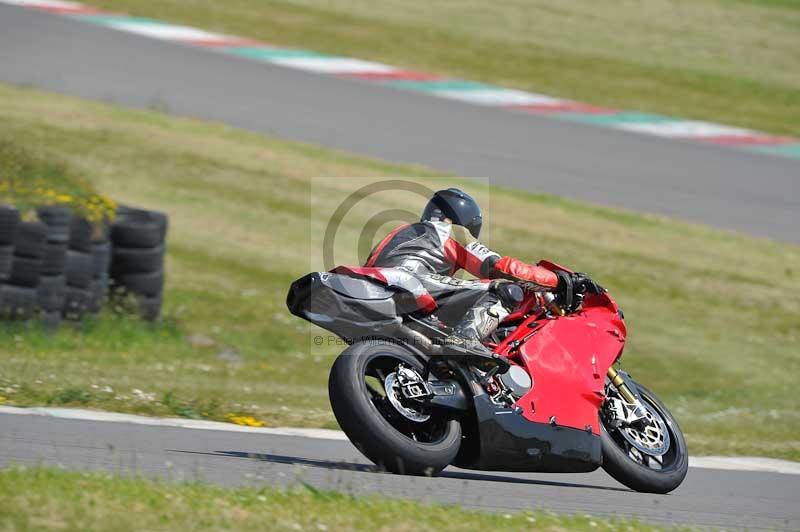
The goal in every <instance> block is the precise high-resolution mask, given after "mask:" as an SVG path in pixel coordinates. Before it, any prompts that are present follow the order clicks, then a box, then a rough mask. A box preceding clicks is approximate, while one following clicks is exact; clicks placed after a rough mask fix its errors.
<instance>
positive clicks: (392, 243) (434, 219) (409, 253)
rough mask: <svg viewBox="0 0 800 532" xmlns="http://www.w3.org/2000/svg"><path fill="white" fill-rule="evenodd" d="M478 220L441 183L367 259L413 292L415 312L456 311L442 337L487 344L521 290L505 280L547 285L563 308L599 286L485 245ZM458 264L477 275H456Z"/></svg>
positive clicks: (466, 202)
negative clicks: (415, 217)
mask: <svg viewBox="0 0 800 532" xmlns="http://www.w3.org/2000/svg"><path fill="white" fill-rule="evenodd" d="M482 223H483V218H482V216H481V210H480V207H479V206H478V204H477V202H476V201H475V200H474V199H473V198H472V197H471V196H470V195H469V194H467V193H466V192H463V191H461V190H459V189H457V188H448V189H446V190H439V191H438V192H436V193H434V195H433V196H432V197H431V198H430V200H429V201H428V204H427V205H426V206H425V210H424V211H423V213H422V217H421V219H420V221H419V222H417V223H412V224H406V225H403V226H400V227H398V228H397V229H395V230H394V231H392V232H391V233H389V234H388V235H387V236H386V237H384V239H383V240H381V241H380V242H379V243H378V245H377V246H376V247H375V248H374V249H373V250H372V252H371V253H370V255H369V256H368V258H367V261H366V264H365V266H366V267H367V268H376V269H379V271H380V274H381V276H382V277H384V278H385V279H386V282H387V284H389V285H391V286H395V287H397V288H400V289H401V290H405V291H406V292H409V293H411V294H413V296H414V302H415V305H416V307H417V308H416V311H417V312H418V313H419V314H422V315H432V313H433V312H434V311H435V313H436V314H435V316H436V317H437V318H442V319H444V320H447V319H448V317H449V318H450V319H451V320H452V321H456V319H458V317H460V320H458V321H457V323H456V325H455V327H454V329H453V334H452V335H451V336H450V337H449V338H448V339H447V341H446V344H450V345H459V346H463V347H465V348H467V349H469V350H473V351H478V352H480V353H483V354H490V353H491V351H490V350H489V349H488V348H486V347H485V346H483V344H482V341H483V340H484V339H485V338H486V337H487V336H489V335H490V334H491V333H492V332H493V331H494V330H495V329H496V328H497V325H498V324H499V323H500V322H501V321H502V320H503V319H504V318H505V317H506V316H508V314H509V313H510V312H513V311H514V310H515V309H516V307H517V306H518V305H519V303H520V302H521V301H522V298H523V293H522V289H521V288H520V287H519V285H517V284H514V283H509V282H507V281H506V282H504V281H503V280H512V281H523V282H525V283H526V284H527V285H528V287H529V288H531V289H534V290H537V291H542V292H551V293H553V294H554V295H555V296H556V298H557V299H556V301H557V302H558V304H559V305H560V306H561V308H563V309H565V310H566V311H573V310H575V309H576V308H577V306H578V305H579V304H580V295H579V294H580V293H581V292H584V291H587V290H599V287H598V286H597V285H596V284H595V283H594V282H593V281H591V279H589V278H588V277H587V276H585V275H583V274H579V273H566V272H561V271H559V272H552V271H550V270H548V269H545V268H542V267H540V266H536V265H532V264H527V263H525V262H522V261H520V260H517V259H515V258H513V257H509V256H502V255H500V254H499V253H496V252H495V251H492V250H490V249H489V248H487V247H486V246H484V245H483V244H481V243H480V242H478V241H477V238H478V236H479V235H480V231H481V226H482ZM460 228H463V229H465V230H466V231H464V230H459V229H460ZM466 232H468V233H469V235H471V237H472V239H470V238H469V236H467V235H466ZM468 240H471V241H468ZM460 269H464V270H466V271H468V272H469V273H471V274H472V275H473V276H475V277H476V278H477V279H475V280H465V279H457V278H455V277H453V275H454V274H455V273H456V272H457V271H458V270H460ZM492 280H494V281H492Z"/></svg>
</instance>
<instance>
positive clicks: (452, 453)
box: [287, 261, 688, 493]
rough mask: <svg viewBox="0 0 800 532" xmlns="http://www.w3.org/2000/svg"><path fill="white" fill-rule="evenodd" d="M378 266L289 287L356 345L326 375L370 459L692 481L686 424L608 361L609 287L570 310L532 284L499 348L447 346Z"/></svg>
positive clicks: (629, 481)
mask: <svg viewBox="0 0 800 532" xmlns="http://www.w3.org/2000/svg"><path fill="white" fill-rule="evenodd" d="M539 265H540V266H543V267H545V268H548V269H550V270H552V271H557V270H564V271H568V270H566V269H564V268H562V267H561V266H558V265H556V264H553V263H550V262H546V261H542V262H540V263H539ZM370 270H371V269H360V268H344V269H336V270H333V271H331V272H316V273H311V274H308V275H306V276H304V277H302V278H300V279H298V280H297V281H295V282H294V283H293V284H292V286H291V288H290V291H289V295H288V298H287V305H288V307H289V309H290V311H291V312H292V313H293V314H295V315H297V316H300V317H302V318H304V319H306V320H308V321H310V322H312V323H315V324H316V325H319V326H321V327H323V328H325V329H327V330H329V331H331V332H333V333H334V334H336V335H338V336H339V337H341V338H343V339H344V340H345V341H346V342H347V343H348V344H349V347H348V348H347V349H345V351H344V352H343V353H342V354H341V355H339V357H338V358H337V359H336V361H335V363H334V364H333V368H332V369H331V373H330V379H329V383H328V385H329V394H330V400H331V406H332V408H333V412H334V414H335V416H336V419H337V421H338V422H339V425H340V426H341V428H342V430H344V432H345V434H347V436H348V438H349V439H350V441H351V442H353V444H354V445H355V446H356V447H357V448H358V449H359V450H360V451H361V452H362V453H363V454H364V455H365V456H366V457H367V458H369V459H370V460H371V461H373V462H374V463H375V464H377V465H379V466H381V467H383V468H385V469H386V470H388V471H390V472H393V473H400V474H410V475H434V474H436V473H438V472H439V471H441V470H442V469H444V468H445V467H447V466H448V465H450V464H453V465H456V466H458V467H461V468H466V469H478V470H486V471H524V472H552V473H576V472H589V471H593V470H595V469H597V468H598V467H600V466H602V467H603V469H605V470H606V471H607V472H608V473H609V474H610V475H611V476H612V477H614V478H615V479H617V480H618V481H619V482H621V483H622V484H624V485H626V486H628V487H630V488H632V489H634V490H636V491H642V492H652V493H667V492H670V491H672V490H674V489H675V488H676V487H678V486H679V485H680V483H681V482H682V481H683V479H684V477H685V476H686V472H687V470H688V453H687V449H686V442H685V441H684V437H683V434H682V432H681V430H680V428H679V427H678V424H677V422H676V421H675V419H674V418H673V416H672V414H670V412H669V410H667V407H666V406H664V404H663V403H662V402H661V401H660V400H659V399H658V397H656V395H655V394H654V393H653V392H651V391H650V390H648V389H647V388H645V387H644V386H642V385H641V384H639V383H638V382H636V381H634V380H633V379H632V378H631V377H630V376H629V375H628V374H627V373H625V372H624V371H621V370H617V369H615V368H614V367H613V365H614V364H615V363H616V362H617V361H618V360H619V359H620V357H621V356H622V351H623V348H624V346H625V336H626V328H625V320H624V316H623V313H622V311H621V310H620V309H619V307H618V306H617V304H616V303H615V302H614V300H613V299H612V298H611V296H610V295H609V294H608V293H607V292H606V291H604V290H598V291H597V292H596V293H588V292H587V293H585V294H584V295H583V301H582V304H581V305H580V307H579V309H578V310H577V311H574V312H571V313H569V314H566V315H565V313H564V312H563V310H561V309H560V308H559V307H558V306H557V305H556V303H555V301H554V299H553V297H552V296H551V295H550V294H541V293H537V292H534V291H526V295H525V299H524V301H523V302H522V304H521V305H520V307H519V309H518V310H516V311H515V312H514V313H512V314H511V315H509V316H508V317H507V318H506V319H505V320H504V321H503V322H502V323H501V324H500V326H499V327H498V328H497V330H496V331H495V332H494V333H493V334H492V335H491V337H490V338H489V339H487V341H486V345H487V346H488V347H490V348H491V349H492V351H493V353H494V355H493V356H486V355H482V354H477V353H474V352H470V351H464V350H463V348H460V347H458V346H447V345H442V342H443V339H444V338H446V337H447V335H448V334H449V332H450V330H449V328H448V325H447V324H443V323H441V322H439V321H438V320H436V319H431V318H430V317H419V316H415V314H414V313H412V312H405V311H404V306H405V304H406V301H405V300H406V299H407V298H406V297H405V296H407V294H403V293H400V292H397V291H395V290H393V289H392V288H390V287H387V286H385V285H384V284H383V283H382V282H381V281H380V279H378V278H375V277H374V276H372V274H371V272H370ZM521 286H523V288H524V284H523V285H521Z"/></svg>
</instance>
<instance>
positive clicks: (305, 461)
mask: <svg viewBox="0 0 800 532" xmlns="http://www.w3.org/2000/svg"><path fill="white" fill-rule="evenodd" d="M169 452H174V453H183V454H202V455H206V456H216V457H230V458H244V459H249V460H257V461H260V462H270V463H273V464H283V465H300V466H309V467H321V468H324V469H339V470H344V471H358V472H362V473H384V472H385V471H384V470H383V469H381V468H380V467H378V466H374V465H371V464H357V463H353V462H342V461H334V460H324V459H317V458H302V457H299V456H287V455H280V454H266V453H248V452H244V451H208V452H204V451H181V450H177V449H170V450H169ZM436 476H437V477H438V478H450V479H457V480H472V481H483V482H504V483H508V484H529V485H536V486H555V487H559V488H583V489H592V490H603V491H630V490H629V489H626V488H615V487H611V486H593V485H590V484H576V483H573V482H556V481H550V480H540V479H530V478H519V477H512V476H505V475H502V474H500V475H498V474H487V473H483V472H480V473H473V472H467V471H443V472H441V473H439V474H438V475H436Z"/></svg>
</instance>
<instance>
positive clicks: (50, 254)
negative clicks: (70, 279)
mask: <svg viewBox="0 0 800 532" xmlns="http://www.w3.org/2000/svg"><path fill="white" fill-rule="evenodd" d="M66 261H67V244H66V242H64V243H61V242H52V241H47V242H45V244H44V253H43V255H42V275H61V274H62V273H64V266H65V264H66Z"/></svg>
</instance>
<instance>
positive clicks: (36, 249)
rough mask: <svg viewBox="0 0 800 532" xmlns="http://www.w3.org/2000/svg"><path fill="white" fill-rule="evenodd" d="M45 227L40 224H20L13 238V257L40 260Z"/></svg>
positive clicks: (42, 251) (45, 235) (45, 233)
mask: <svg viewBox="0 0 800 532" xmlns="http://www.w3.org/2000/svg"><path fill="white" fill-rule="evenodd" d="M46 237H47V226H46V225H44V224H43V223H41V222H20V224H19V225H18V226H17V235H16V237H15V238H14V255H17V256H18V257H32V258H37V259H38V258H41V256H42V254H43V253H44V241H45V238H46Z"/></svg>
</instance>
